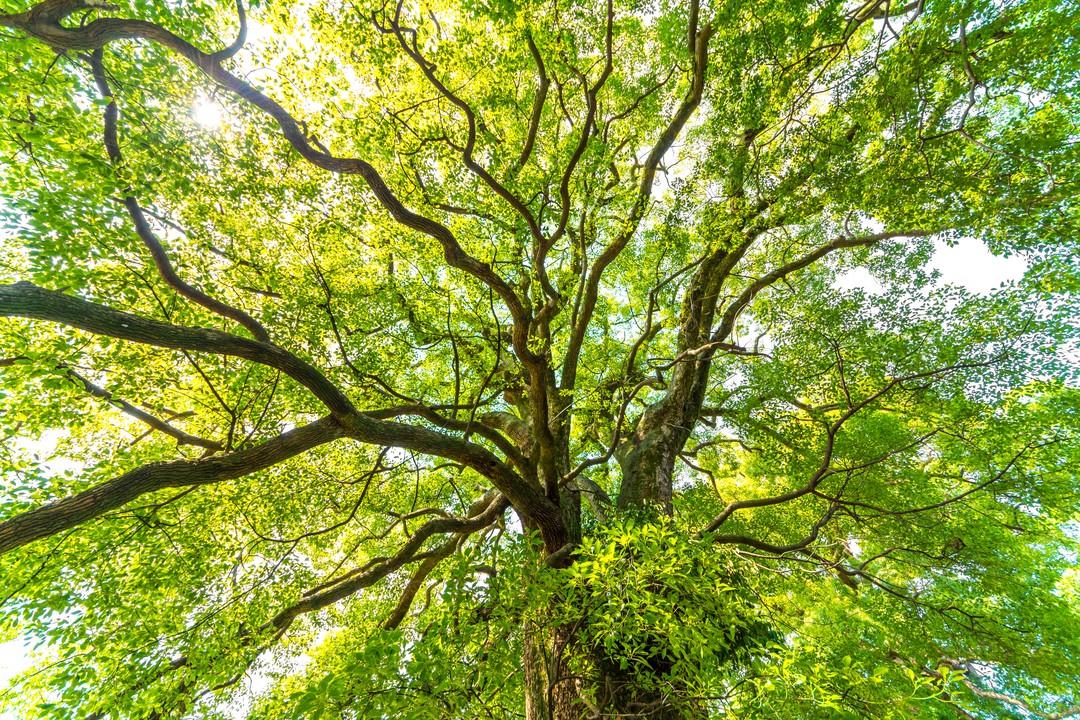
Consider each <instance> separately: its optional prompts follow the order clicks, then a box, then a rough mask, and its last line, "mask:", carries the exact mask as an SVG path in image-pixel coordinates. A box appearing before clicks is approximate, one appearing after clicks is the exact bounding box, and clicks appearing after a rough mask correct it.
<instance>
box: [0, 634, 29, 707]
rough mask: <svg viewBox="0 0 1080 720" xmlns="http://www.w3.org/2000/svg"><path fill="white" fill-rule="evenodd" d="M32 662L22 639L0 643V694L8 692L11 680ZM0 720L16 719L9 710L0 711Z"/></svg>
mask: <svg viewBox="0 0 1080 720" xmlns="http://www.w3.org/2000/svg"><path fill="white" fill-rule="evenodd" d="M33 664H34V657H33V655H32V652H31V649H30V647H29V646H27V645H26V644H25V643H24V642H23V641H22V640H18V639H16V640H10V641H8V642H4V643H0V696H3V695H4V694H5V693H6V692H9V691H10V690H9V688H10V683H11V680H12V679H13V678H14V677H15V676H16V675H18V674H20V673H23V672H26V671H27V670H29V669H30V666H31V665H33ZM0 720H18V717H17V716H16V715H15V714H14V713H11V712H4V711H0Z"/></svg>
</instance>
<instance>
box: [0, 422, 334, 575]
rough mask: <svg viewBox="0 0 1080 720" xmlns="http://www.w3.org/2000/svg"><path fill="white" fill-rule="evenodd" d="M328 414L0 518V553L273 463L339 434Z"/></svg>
mask: <svg viewBox="0 0 1080 720" xmlns="http://www.w3.org/2000/svg"><path fill="white" fill-rule="evenodd" d="M343 434H344V433H343V429H342V428H341V426H340V425H339V424H338V423H337V422H336V421H335V420H333V419H332V418H330V417H325V418H323V419H321V420H318V421H316V422H313V423H311V424H310V425H305V426H303V427H300V428H296V429H295V430H290V431H288V432H286V433H282V434H281V435H278V436H277V437H275V438H273V439H271V440H267V441H266V442H264V443H262V444H261V445H257V446H256V447H253V448H250V449H248V450H240V451H237V452H234V453H230V454H228V455H221V456H216V457H210V458H205V459H201V460H177V461H175V462H167V463H151V464H150V465H144V466H142V467H140V468H136V469H134V470H132V471H130V472H127V473H125V474H123V475H121V476H120V477H117V478H114V479H112V480H107V481H105V482H103V483H101V484H100V485H96V486H94V487H92V488H90V489H89V490H84V491H83V492H81V493H78V494H76V495H73V496H71V497H68V498H64V499H63V500H57V501H55V502H52V503H49V504H48V505H45V506H42V507H39V508H35V509H34V510H28V511H26V512H24V513H22V514H20V515H16V516H15V517H13V518H10V519H8V520H5V521H4V522H2V523H0V554H3V553H6V552H8V551H10V550H14V549H15V548H18V547H21V546H23V545H26V544H27V543H29V542H32V541H34V540H37V539H39V538H43V537H49V536H50V535H55V534H56V533H58V532H62V531H64V530H67V529H68V528H72V527H75V526H76V525H79V524H81V523H84V522H86V521H88V520H92V519H94V518H96V517H99V516H101V515H103V514H104V513H106V512H108V511H110V510H115V509H116V508H118V507H121V506H123V505H125V504H126V503H128V502H131V501H132V500H134V499H135V498H137V497H139V496H141V495H145V494H146V493H151V492H155V491H157V490H164V489H165V488H176V487H192V486H196V485H208V484H211V483H216V482H221V481H223V480H234V479H236V478H239V477H243V476H245V475H250V474H251V473H253V472H256V471H258V470H262V469H265V468H268V467H271V466H273V465H276V464H278V463H280V462H282V461H284V460H287V459H289V458H291V457H294V456H296V455H299V454H301V453H303V452H306V451H308V450H310V449H311V448H314V447H317V446H319V445H322V444H324V443H327V442H330V441H331V440H334V439H336V438H339V437H341V436H342V435H343Z"/></svg>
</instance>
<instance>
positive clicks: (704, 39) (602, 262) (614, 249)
mask: <svg viewBox="0 0 1080 720" xmlns="http://www.w3.org/2000/svg"><path fill="white" fill-rule="evenodd" d="M712 35H713V28H712V27H711V26H706V27H704V28H702V29H701V30H699V31H698V33H697V36H696V39H695V40H696V42H695V48H694V66H693V67H694V70H693V77H692V79H691V83H690V88H689V89H688V90H687V92H686V96H685V98H684V99H683V101H682V104H681V105H680V106H679V109H678V110H677V111H676V112H675V116H674V117H673V118H672V119H671V122H670V123H668V126H667V128H665V130H664V132H663V134H661V136H660V139H659V140H658V141H657V142H656V145H654V146H653V149H652V151H651V152H650V153H649V157H648V159H647V160H646V161H645V166H644V170H643V172H642V176H641V184H640V185H639V186H638V193H637V198H636V199H635V201H634V205H633V207H632V208H631V209H630V215H629V217H627V219H626V221H625V229H624V230H623V231H622V232H621V233H620V234H619V235H618V236H617V237H616V238H615V239H614V240H612V241H611V244H609V245H608V246H607V247H606V248H604V251H603V252H602V253H600V255H599V256H598V257H597V258H596V260H594V261H593V264H592V266H591V267H590V268H589V273H588V278H587V280H586V281H585V287H584V288H583V297H582V299H581V310H580V312H579V314H578V318H577V325H575V326H574V328H573V333H572V334H571V336H570V342H569V344H568V345H567V349H566V355H565V357H564V358H563V369H562V387H563V389H564V390H573V389H574V385H575V383H576V379H577V364H578V358H579V356H580V355H581V345H582V343H583V342H584V341H585V333H586V331H587V330H588V328H589V323H590V322H591V321H592V314H593V311H594V310H595V309H596V301H597V298H598V296H599V292H600V278H601V276H602V275H603V274H604V270H605V269H607V266H608V265H610V264H611V263H612V262H614V261H615V258H617V257H618V256H619V254H620V253H622V251H623V249H624V248H625V247H626V244H627V243H628V242H630V238H631V237H633V236H634V233H636V232H637V228H638V225H639V224H640V222H641V219H642V218H643V217H644V215H645V209H646V208H647V206H648V204H649V200H650V198H651V197H652V187H653V181H654V179H655V178H656V169H657V167H658V166H659V165H660V161H661V160H662V159H663V157H664V155H665V154H666V153H667V151H668V150H670V149H671V146H672V145H673V144H674V143H675V140H676V138H678V137H679V134H680V133H681V132H682V129H683V128H684V127H685V126H686V123H687V121H688V120H689V119H690V116H691V115H693V114H694V111H695V110H696V109H697V106H698V105H699V104H700V103H701V97H702V94H703V93H704V92H705V71H706V68H707V66H708V54H709V40H710V39H711V38H712Z"/></svg>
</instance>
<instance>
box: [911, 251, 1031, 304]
mask: <svg viewBox="0 0 1080 720" xmlns="http://www.w3.org/2000/svg"><path fill="white" fill-rule="evenodd" d="M930 267H932V268H933V269H935V270H937V271H938V272H940V273H941V279H942V281H944V282H946V283H948V284H951V285H960V286H961V287H963V288H964V289H966V290H968V291H969V292H973V293H979V294H980V295H982V294H986V293H988V292H990V291H991V290H994V289H995V288H998V287H1000V286H1001V285H1002V284H1003V283H1006V282H1011V281H1014V280H1019V279H1020V278H1022V277H1023V276H1024V273H1025V272H1027V261H1025V260H1024V258H1022V257H1020V256H1018V255H1013V256H1011V257H1002V256H1000V255H994V254H993V253H992V252H990V250H989V249H988V248H987V247H986V245H985V244H984V243H983V242H982V241H981V240H977V239H975V238H971V237H965V238H960V240H959V241H958V242H957V243H956V244H955V245H953V246H952V247H949V246H948V245H944V244H940V245H937V246H936V247H935V248H934V257H933V259H932V260H931V261H930Z"/></svg>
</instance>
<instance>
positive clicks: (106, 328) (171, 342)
mask: <svg viewBox="0 0 1080 720" xmlns="http://www.w3.org/2000/svg"><path fill="white" fill-rule="evenodd" d="M0 316H5V317H24V318H34V319H37V320H49V321H51V322H58V323H62V324H64V325H70V326H71V327H76V328H79V329H80V330H86V331H87V332H90V333H93V334H95V335H105V336H108V337H113V338H117V339H119V340H130V341H132V342H137V343H142V344H145V345H154V346H156V347H165V348H173V349H176V350H186V351H190V352H207V353H214V354H218V355H229V356H232V357H239V358H244V359H246V360H252V361H254V362H257V363H260V364H263V365H268V366H270V367H273V368H276V369H278V370H281V371H282V372H283V373H285V374H286V375H288V376H289V377H291V378H292V379H294V380H296V381H297V382H298V383H300V384H301V385H303V386H304V387H306V388H307V389H309V390H311V392H312V393H313V394H314V395H315V396H316V397H317V398H319V400H321V401H322V402H323V403H324V404H325V405H326V406H327V407H328V408H329V409H330V411H331V412H333V413H334V414H335V415H342V416H344V415H350V414H353V413H355V412H356V409H355V408H354V407H353V404H352V402H351V401H350V400H349V399H348V398H347V397H345V395H344V394H343V393H342V392H341V391H340V390H339V389H338V388H337V387H336V386H335V385H334V384H333V383H331V382H330V381H329V380H328V379H327V378H326V377H325V376H324V375H323V374H322V373H320V372H319V371H318V370H316V369H315V368H314V367H312V366H311V365H310V364H308V363H306V362H304V361H303V360H301V359H300V358H298V357H296V356H295V355H293V354H292V353H290V352H289V351H287V350H285V349H283V348H281V347H279V346H277V345H270V344H269V343H262V342H259V341H257V340H250V339H248V338H243V337H239V336H237V335H232V334H230V333H226V332H222V331H220V330H210V329H207V328H201V327H187V326H182V325H171V324H169V323H163V322H159V321H157V320H151V319H149V318H145V317H141V316H139V315H131V314H129V313H125V312H120V311H118V310H113V309H112V308H108V307H105V306H104V305H97V304H95V303H92V302H89V301H87V300H83V299H81V298H78V297H74V296H72V295H65V294H63V293H60V292H54V291H51V290H46V289H45V288H42V287H38V286H37V285H34V284H32V283H29V282H25V281H23V282H17V283H15V284H13V285H0Z"/></svg>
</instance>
